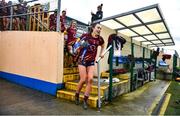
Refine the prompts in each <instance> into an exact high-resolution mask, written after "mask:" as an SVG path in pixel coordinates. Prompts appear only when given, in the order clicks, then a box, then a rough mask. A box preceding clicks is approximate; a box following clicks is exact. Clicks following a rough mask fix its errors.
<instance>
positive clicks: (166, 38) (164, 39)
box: [141, 38, 171, 44]
mask: <svg viewBox="0 0 180 116" xmlns="http://www.w3.org/2000/svg"><path fill="white" fill-rule="evenodd" d="M168 39H171V38H163V39H161V40H168ZM157 40H159V39H154V40H151V41H157ZM141 42H146V41H141ZM165 44H166V43H165Z"/></svg>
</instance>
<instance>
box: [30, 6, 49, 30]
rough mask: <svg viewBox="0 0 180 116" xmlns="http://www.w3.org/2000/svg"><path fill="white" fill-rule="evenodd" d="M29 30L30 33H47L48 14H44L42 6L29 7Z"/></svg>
mask: <svg viewBox="0 0 180 116" xmlns="http://www.w3.org/2000/svg"><path fill="white" fill-rule="evenodd" d="M41 12H42V13H41ZM30 13H38V14H33V15H30V17H29V30H30V31H47V30H48V28H49V13H47V12H44V10H43V5H41V4H35V5H33V6H31V7H30Z"/></svg>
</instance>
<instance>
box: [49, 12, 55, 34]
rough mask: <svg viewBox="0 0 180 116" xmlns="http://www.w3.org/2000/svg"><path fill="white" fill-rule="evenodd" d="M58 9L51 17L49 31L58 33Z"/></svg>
mask: <svg viewBox="0 0 180 116" xmlns="http://www.w3.org/2000/svg"><path fill="white" fill-rule="evenodd" d="M56 20H57V9H56V10H55V11H54V13H53V14H51V15H50V16H49V29H50V31H56Z"/></svg>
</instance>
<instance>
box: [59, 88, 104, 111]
mask: <svg viewBox="0 0 180 116" xmlns="http://www.w3.org/2000/svg"><path fill="white" fill-rule="evenodd" d="M57 97H58V98H62V99H67V100H70V101H75V91H73V90H67V89H64V90H59V91H58V92H57ZM79 98H80V103H81V102H82V101H83V98H84V94H83V93H80V95H79ZM102 98H103V97H102V96H101V100H103V99H102ZM87 102H88V105H89V106H90V107H93V108H96V107H97V105H98V96H97V95H92V94H91V95H90V96H89V98H88V101H87Z"/></svg>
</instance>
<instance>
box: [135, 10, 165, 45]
mask: <svg viewBox="0 0 180 116" xmlns="http://www.w3.org/2000/svg"><path fill="white" fill-rule="evenodd" d="M133 15H134V16H135V17H136V18H137V19H138V20H139V21H140V22H141V23H142V24H144V26H145V27H146V28H147V29H148V30H149V31H150V32H151V33H152V34H154V32H153V31H152V30H151V29H150V28H149V27H148V26H147V25H146V24H145V23H144V22H143V21H142V20H141V19H140V18H139V17H138V16H137V15H136V14H135V13H133ZM154 35H155V36H156V37H157V38H158V39H159V37H158V36H157V35H156V34H154ZM159 40H160V39H159ZM160 41H161V40H160ZM161 42H162V43H163V44H164V42H163V41H161ZM164 45H165V44H164Z"/></svg>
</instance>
